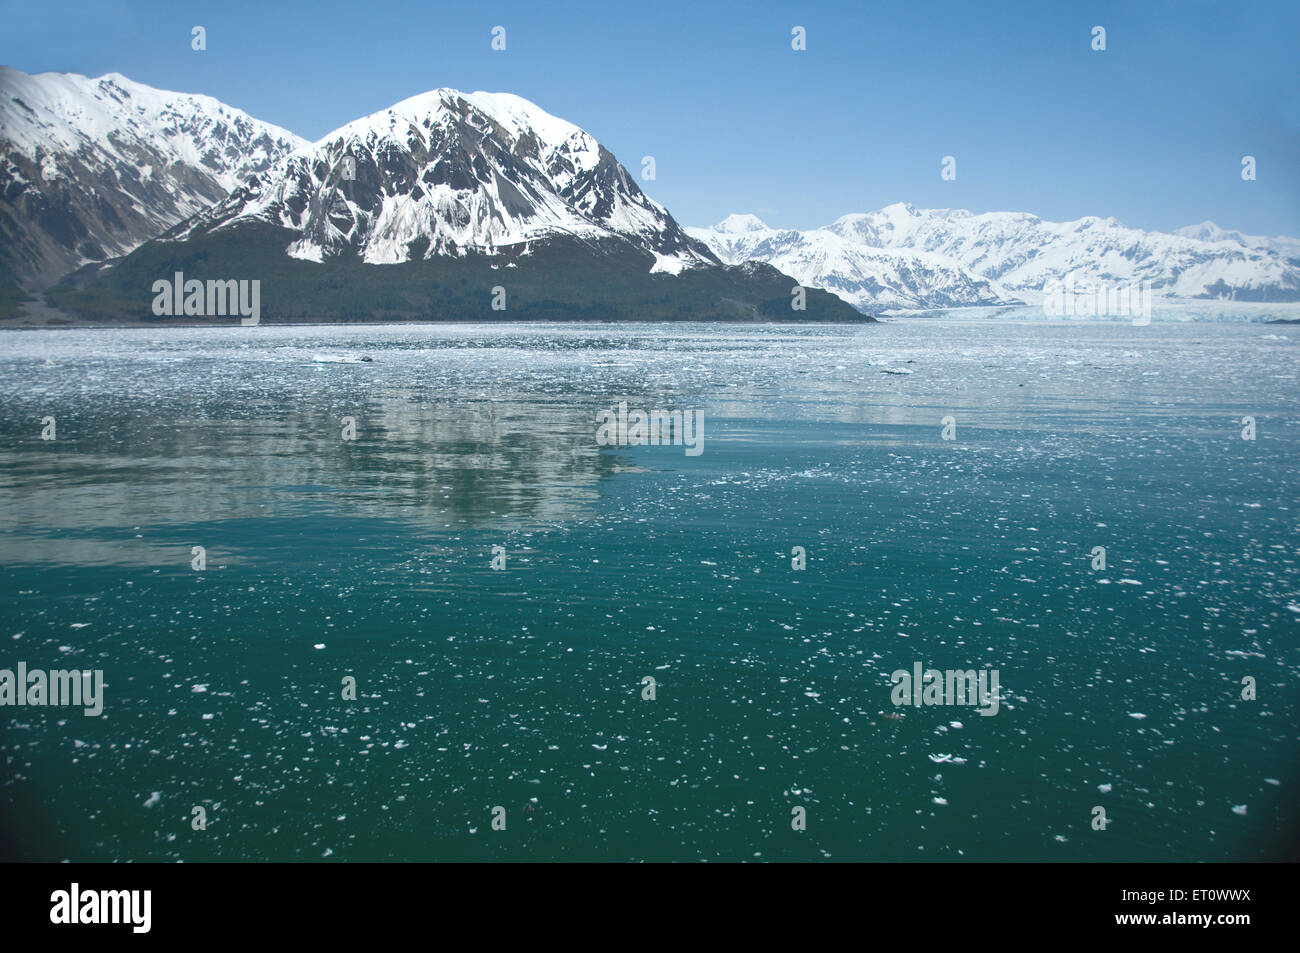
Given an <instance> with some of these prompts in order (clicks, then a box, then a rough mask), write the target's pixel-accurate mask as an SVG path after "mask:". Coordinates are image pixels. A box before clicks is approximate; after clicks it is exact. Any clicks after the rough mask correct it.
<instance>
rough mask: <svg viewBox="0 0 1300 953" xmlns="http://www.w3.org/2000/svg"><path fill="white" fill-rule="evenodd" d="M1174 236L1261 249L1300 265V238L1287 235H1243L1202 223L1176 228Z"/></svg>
mask: <svg viewBox="0 0 1300 953" xmlns="http://www.w3.org/2000/svg"><path fill="white" fill-rule="evenodd" d="M1174 234H1175V235H1181V236H1183V237H1184V238H1195V239H1198V240H1200V241H1203V242H1232V243H1233V244H1234V245H1241V246H1242V247H1243V248H1260V249H1263V250H1264V251H1270V252H1273V253H1274V254H1276V255H1281V256H1282V257H1283V258H1286V259H1288V260H1290V261H1291V262H1292V263H1293V264H1300V238H1287V237H1286V236H1285V235H1277V236H1275V237H1272V238H1270V237H1268V236H1267V235H1243V234H1242V233H1241V232H1238V231H1230V230H1228V229H1224V228H1220V227H1219V226H1218V225H1215V224H1214V223H1213V222H1201V224H1199V225H1186V226H1184V227H1182V228H1176V229H1174Z"/></svg>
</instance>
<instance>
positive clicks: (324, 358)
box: [311, 354, 374, 364]
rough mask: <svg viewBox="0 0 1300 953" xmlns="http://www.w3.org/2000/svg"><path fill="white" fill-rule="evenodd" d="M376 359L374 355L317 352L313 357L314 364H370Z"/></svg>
mask: <svg viewBox="0 0 1300 953" xmlns="http://www.w3.org/2000/svg"><path fill="white" fill-rule="evenodd" d="M373 360H374V358H373V357H368V356H366V355H364V354H363V355H362V356H361V357H351V356H349V355H346V354H317V355H314V356H313V357H312V359H311V362H312V363H313V364H369V363H371V362H372V361H373Z"/></svg>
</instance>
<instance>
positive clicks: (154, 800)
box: [144, 791, 162, 807]
mask: <svg viewBox="0 0 1300 953" xmlns="http://www.w3.org/2000/svg"><path fill="white" fill-rule="evenodd" d="M161 800H162V792H161V791H154V792H153V793H152V794H150V795H149V798H148V800H146V801H145V802H144V806H145V807H157V806H158V802H159V801H161Z"/></svg>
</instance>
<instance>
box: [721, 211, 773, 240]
mask: <svg viewBox="0 0 1300 953" xmlns="http://www.w3.org/2000/svg"><path fill="white" fill-rule="evenodd" d="M713 230H714V231H715V232H721V233H722V234H724V235H744V234H745V233H747V232H765V231H768V227H767V225H766V224H765V223H764V222H763V220H762V219H761V218H759V217H758V216H757V215H749V214H745V213H737V212H733V213H732V214H730V215H728V216H727V217H726V218H724V219H723V220H722V221H720V222H719V223H718V224H717V225H714V226H713Z"/></svg>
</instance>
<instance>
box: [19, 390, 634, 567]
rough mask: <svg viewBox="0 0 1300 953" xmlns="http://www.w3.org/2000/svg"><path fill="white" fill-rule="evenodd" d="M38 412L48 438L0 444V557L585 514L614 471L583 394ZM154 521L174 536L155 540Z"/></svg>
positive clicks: (87, 554)
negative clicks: (306, 526) (266, 525)
mask: <svg viewBox="0 0 1300 953" xmlns="http://www.w3.org/2000/svg"><path fill="white" fill-rule="evenodd" d="M227 400H228V395H227ZM11 411H12V408H11ZM53 413H54V414H55V416H57V417H58V419H59V426H60V430H59V439H58V440H57V441H55V442H54V443H47V442H43V441H40V440H39V439H36V433H37V431H33V439H31V440H29V441H20V442H17V443H15V444H13V445H11V446H10V447H9V448H8V449H7V450H5V451H4V452H3V453H2V454H0V461H2V464H0V499H3V501H4V506H3V507H2V508H0V530H2V531H3V538H0V561H5V562H11V561H14V562H23V563H45V562H58V563H72V564H122V563H130V564H135V565H175V564H176V562H177V560H178V558H179V557H178V553H182V554H183V553H185V552H187V551H188V550H186V549H184V548H183V547H186V546H188V545H189V537H190V536H192V535H193V531H191V530H186V529H184V527H189V526H193V525H194V524H202V523H211V522H221V521H239V520H266V519H281V520H285V519H294V518H297V517H300V516H303V515H308V514H311V515H317V516H322V515H323V516H334V517H339V518H348V519H369V518H379V519H387V520H396V521H401V522H409V523H416V524H421V525H423V526H425V527H427V528H429V529H431V530H435V531H440V530H457V529H467V528H486V527H489V526H511V525H521V524H524V523H527V522H530V521H531V522H541V523H555V522H565V521H569V520H574V519H582V518H586V517H590V516H592V515H593V514H594V512H595V510H594V508H593V504H595V502H596V501H597V499H598V495H599V494H598V487H597V484H598V483H599V481H600V480H601V479H602V478H603V477H606V476H609V475H610V474H612V473H615V472H618V471H619V470H622V469H627V461H626V460H624V459H622V458H621V457H620V455H618V454H617V453H610V452H608V451H606V452H601V451H600V449H599V448H598V447H597V446H596V443H595V437H594V435H595V422H594V421H595V413H594V410H592V409H591V408H590V407H588V406H587V405H586V404H583V405H581V406H578V405H573V404H563V403H554V402H519V401H474V402H470V401H460V402H454V401H444V402H437V401H433V402H428V401H423V400H419V399H412V395H403V396H385V397H377V398H371V399H367V400H359V401H355V402H352V401H348V402H342V401H340V402H333V403H331V405H329V406H324V405H322V403H321V402H320V401H319V400H317V401H313V402H310V403H307V404H303V405H293V406H281V407H279V408H274V409H272V408H268V407H254V408H249V407H238V406H234V405H230V406H226V407H224V408H222V407H214V406H211V405H209V406H206V407H204V408H202V409H200V408H198V407H193V406H189V407H187V406H180V407H169V408H166V409H163V408H159V407H152V408H150V407H143V406H138V405H137V406H131V407H123V406H114V407H112V408H107V409H99V408H90V407H86V406H82V405H71V406H67V407H64V408H62V409H56V410H55V411H53ZM5 416H6V417H9V418H10V419H8V420H6V421H4V426H5V430H6V431H7V432H10V433H16V432H22V431H23V430H32V428H31V427H30V426H27V424H28V420H27V419H26V418H28V417H29V416H30V413H26V412H24V413H21V414H20V415H15V416H21V418H22V419H21V421H20V420H15V419H13V417H12V416H11V415H10V414H5ZM345 416H350V417H353V418H355V422H356V438H355V440H346V441H345V440H344V439H343V437H342V431H343V418H344V417H345ZM38 429H39V428H38ZM168 526H175V527H177V528H178V530H179V532H178V537H177V544H176V545H177V546H181V547H182V548H181V549H177V548H176V547H173V546H170V545H163V546H160V545H159V540H158V537H159V535H160V531H159V528H160V527H161V528H163V530H162V534H163V535H165V532H166V530H165V527H168ZM141 527H144V529H141ZM137 533H140V534H142V535H145V536H147V537H148V538H135V536H136V534H137ZM185 558H186V559H188V556H186V557H185Z"/></svg>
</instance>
